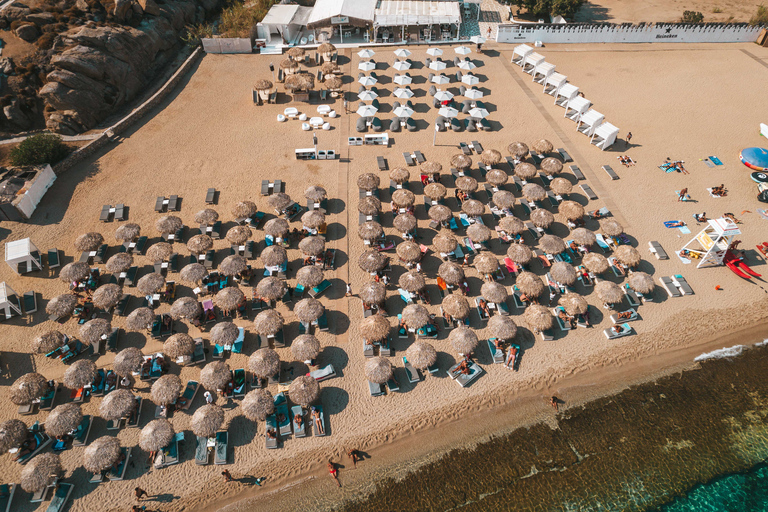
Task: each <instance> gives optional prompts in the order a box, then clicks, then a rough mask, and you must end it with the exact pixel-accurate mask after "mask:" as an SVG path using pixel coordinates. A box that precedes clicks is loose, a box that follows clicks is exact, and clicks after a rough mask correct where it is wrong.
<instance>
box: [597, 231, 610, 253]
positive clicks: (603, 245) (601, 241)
mask: <svg viewBox="0 0 768 512" xmlns="http://www.w3.org/2000/svg"><path fill="white" fill-rule="evenodd" d="M595 238H596V240H595V242H596V243H597V246H598V247H599V248H600V250H601V251H603V252H608V251H610V250H611V246H610V245H608V241H607V240H606V239H605V238H604V237H603V235H602V234H600V233H595Z"/></svg>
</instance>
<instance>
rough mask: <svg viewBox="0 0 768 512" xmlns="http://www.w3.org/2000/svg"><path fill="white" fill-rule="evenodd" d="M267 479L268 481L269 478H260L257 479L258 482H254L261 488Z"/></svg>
mask: <svg viewBox="0 0 768 512" xmlns="http://www.w3.org/2000/svg"><path fill="white" fill-rule="evenodd" d="M266 479H267V477H265V476H260V477H259V478H257V479H256V480H254V482H255V483H256V485H258V486H259V487H261V484H262V482H264V480H266Z"/></svg>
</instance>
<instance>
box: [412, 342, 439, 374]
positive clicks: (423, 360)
mask: <svg viewBox="0 0 768 512" xmlns="http://www.w3.org/2000/svg"><path fill="white" fill-rule="evenodd" d="M405 356H406V357H407V358H408V362H409V363H411V365H412V366H413V367H414V368H417V369H419V370H426V369H427V368H429V367H430V366H432V365H433V364H435V362H436V361H437V351H436V350H435V347H433V346H432V345H430V344H429V343H427V342H425V341H417V342H415V343H413V344H412V345H411V346H410V347H408V350H406V351H405Z"/></svg>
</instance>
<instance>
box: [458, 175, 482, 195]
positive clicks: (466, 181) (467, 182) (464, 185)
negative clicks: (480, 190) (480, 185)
mask: <svg viewBox="0 0 768 512" xmlns="http://www.w3.org/2000/svg"><path fill="white" fill-rule="evenodd" d="M456 188H457V189H459V190H461V191H462V192H469V193H471V192H474V191H475V190H477V180H476V179H475V178H473V177H472V176H461V177H459V178H456Z"/></svg>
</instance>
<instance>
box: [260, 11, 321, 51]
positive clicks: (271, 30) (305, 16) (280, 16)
mask: <svg viewBox="0 0 768 512" xmlns="http://www.w3.org/2000/svg"><path fill="white" fill-rule="evenodd" d="M311 14H312V8H311V7H302V6H300V5H288V4H277V5H273V6H272V7H271V8H270V9H269V12H267V15H266V16H264V19H263V20H261V25H262V26H263V27H265V28H266V33H267V34H268V35H269V40H270V41H271V40H272V36H273V35H275V34H276V35H279V36H280V37H282V38H283V39H284V40H285V41H287V42H288V43H290V42H291V41H293V40H294V39H296V38H297V37H298V36H299V35H300V34H301V31H302V30H303V29H304V26H305V25H306V24H307V21H308V20H309V16H310V15H311Z"/></svg>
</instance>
